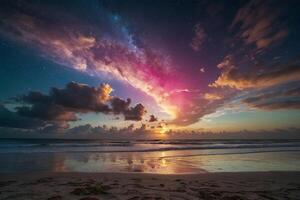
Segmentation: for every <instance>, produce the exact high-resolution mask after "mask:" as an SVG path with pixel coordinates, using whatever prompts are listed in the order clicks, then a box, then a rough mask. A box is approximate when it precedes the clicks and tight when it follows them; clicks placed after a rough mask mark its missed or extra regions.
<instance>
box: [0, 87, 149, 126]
mask: <svg viewBox="0 0 300 200" xmlns="http://www.w3.org/2000/svg"><path fill="white" fill-rule="evenodd" d="M111 91H112V88H111V87H110V85H108V84H101V85H100V86H98V87H91V86H88V85H85V84H80V83H76V82H70V83H68V84H67V85H66V87H65V88H63V89H59V88H55V87H53V88H51V89H50V92H49V94H43V93H41V92H29V93H28V94H27V95H22V96H20V97H17V98H14V101H15V102H16V103H18V104H22V105H19V106H16V107H15V110H16V112H11V111H9V110H7V109H6V108H5V107H4V106H1V112H0V114H1V116H0V126H5V127H7V126H9V127H16V128H19V127H24V128H31V127H32V128H34V127H43V126H45V125H47V126H46V128H47V129H52V128H57V127H59V128H65V127H68V124H67V123H68V122H71V121H77V120H78V118H77V116H76V114H77V113H87V112H95V113H104V114H121V115H123V116H124V119H125V120H133V121H140V120H142V118H143V116H144V114H145V113H146V109H145V107H144V106H143V105H142V104H137V105H135V106H133V107H131V106H130V104H131V99H127V101H125V100H122V99H120V98H118V97H114V96H111V95H110V93H111Z"/></svg>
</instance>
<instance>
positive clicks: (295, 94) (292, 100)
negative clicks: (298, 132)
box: [242, 87, 300, 111]
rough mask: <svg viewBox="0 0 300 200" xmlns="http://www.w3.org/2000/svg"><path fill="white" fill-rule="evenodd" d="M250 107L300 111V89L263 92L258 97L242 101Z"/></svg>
mask: <svg viewBox="0 0 300 200" xmlns="http://www.w3.org/2000/svg"><path fill="white" fill-rule="evenodd" d="M242 102H243V103H245V104H246V105H248V106H249V107H252V108H256V109H262V110H268V111H271V110H279V109H300V88H299V87H295V88H292V89H287V90H283V89H282V88H280V89H277V91H274V92H265V91H263V92H261V94H258V95H256V96H251V97H248V98H245V99H243V100H242Z"/></svg>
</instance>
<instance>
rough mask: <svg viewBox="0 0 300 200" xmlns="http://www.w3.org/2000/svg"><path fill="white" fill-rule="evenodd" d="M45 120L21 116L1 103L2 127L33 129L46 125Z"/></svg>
mask: <svg viewBox="0 0 300 200" xmlns="http://www.w3.org/2000/svg"><path fill="white" fill-rule="evenodd" d="M44 125H45V123H44V121H43V120H39V119H32V118H28V117H23V116H19V115H18V114H17V113H15V112H12V111H10V110H8V109H7V108H5V107H4V106H3V105H0V127H9V128H22V129H31V128H38V127H41V126H44Z"/></svg>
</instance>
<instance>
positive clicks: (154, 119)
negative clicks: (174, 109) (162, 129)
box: [149, 115, 157, 122]
mask: <svg viewBox="0 0 300 200" xmlns="http://www.w3.org/2000/svg"><path fill="white" fill-rule="evenodd" d="M156 121H157V117H155V116H154V115H150V119H149V122H156Z"/></svg>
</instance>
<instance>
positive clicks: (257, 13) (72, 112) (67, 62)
mask: <svg viewBox="0 0 300 200" xmlns="http://www.w3.org/2000/svg"><path fill="white" fill-rule="evenodd" d="M0 4H1V6H0V91H1V93H0V127H1V130H2V131H5V132H11V134H14V133H16V132H20V131H23V132H26V131H27V132H55V133H57V132H72V131H73V132H74V130H81V131H87V129H88V130H91V129H92V130H93V131H95V130H96V131H99V132H118V131H119V132H147V133H159V134H166V133H170V132H172V133H174V132H176V133H177V132H184V133H186V132H193V133H195V132H223V131H225V132H226V131H227V132H238V131H245V130H249V131H252V132H255V131H263V130H298V129H299V128H300V112H299V109H300V57H299V56H300V55H299V52H300V38H299V37H298V36H299V34H300V16H299V14H298V13H299V11H300V2H299V1H296V0H289V1H276V0H273V1H266V0H254V1H243V0H240V1H233V0H232V1H231V0H223V1H221V0H219V1H208V0H199V1H196V0H193V1H184V0H165V1H160V0H151V1H150V0H123V1H120V0H118V1H117V0H88V1H83V0H75V1H73V0H72V1H71V0H66V1H58V0H51V1H38V0H34V1H26V0H19V1H8V0H7V1H6V0H2V1H0Z"/></svg>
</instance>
